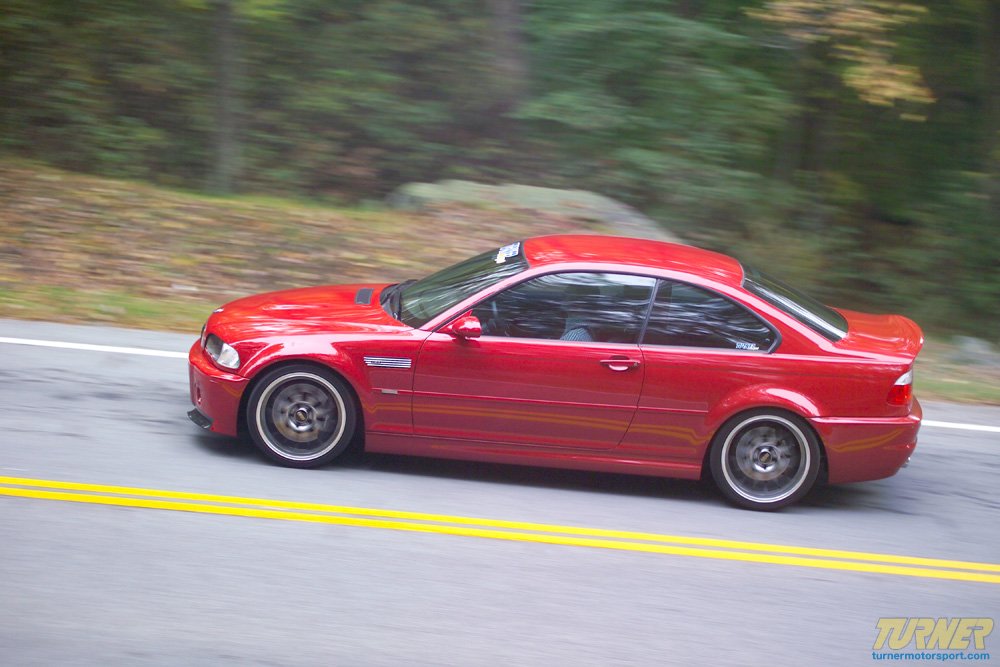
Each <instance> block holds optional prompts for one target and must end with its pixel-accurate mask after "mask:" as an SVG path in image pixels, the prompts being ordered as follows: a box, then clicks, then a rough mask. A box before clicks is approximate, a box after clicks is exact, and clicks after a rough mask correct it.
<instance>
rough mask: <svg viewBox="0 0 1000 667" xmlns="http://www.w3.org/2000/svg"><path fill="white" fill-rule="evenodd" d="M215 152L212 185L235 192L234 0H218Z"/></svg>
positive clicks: (237, 148) (236, 86)
mask: <svg viewBox="0 0 1000 667" xmlns="http://www.w3.org/2000/svg"><path fill="white" fill-rule="evenodd" d="M213 6H214V10H215V17H214V25H213V33H214V37H215V90H214V97H215V153H214V157H213V162H212V176H211V183H210V185H211V189H212V191H213V192H217V193H220V194H225V193H228V192H232V191H233V189H234V186H235V182H236V179H237V177H238V175H239V162H240V143H239V82H238V79H239V69H240V67H239V47H238V44H237V35H236V19H235V16H234V14H233V2H232V0H215V1H214V3H213Z"/></svg>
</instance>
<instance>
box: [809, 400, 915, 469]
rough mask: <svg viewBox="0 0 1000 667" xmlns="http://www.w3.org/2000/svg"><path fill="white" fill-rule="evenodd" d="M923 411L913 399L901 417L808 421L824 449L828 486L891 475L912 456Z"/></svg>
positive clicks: (819, 418) (822, 418)
mask: <svg viewBox="0 0 1000 667" xmlns="http://www.w3.org/2000/svg"><path fill="white" fill-rule="evenodd" d="M922 418H923V410H922V409H921V407H920V403H919V402H918V401H917V399H913V407H912V408H911V410H910V414H908V415H906V416H905V417H885V418H864V419H861V418H859V419H851V418H841V417H816V418H813V419H810V420H809V421H810V423H812V425H813V427H814V428H815V429H816V432H817V433H819V436H820V438H821V439H822V440H823V444H824V445H825V446H826V457H827V464H828V472H829V477H828V479H829V482H830V483H831V484H843V483H846V482H866V481H869V480H873V479H883V478H885V477H891V476H892V475H895V474H896V473H897V472H898V471H899V469H900V468H902V467H903V466H904V465H906V462H907V461H908V460H909V459H910V456H912V455H913V450H914V449H916V446H917V431H919V430H920V420H921V419H922Z"/></svg>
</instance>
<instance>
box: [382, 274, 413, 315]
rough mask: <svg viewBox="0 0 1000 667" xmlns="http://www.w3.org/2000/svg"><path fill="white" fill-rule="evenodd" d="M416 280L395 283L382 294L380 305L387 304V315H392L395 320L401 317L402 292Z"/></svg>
mask: <svg viewBox="0 0 1000 667" xmlns="http://www.w3.org/2000/svg"><path fill="white" fill-rule="evenodd" d="M415 282H417V281H416V280H406V281H403V282H401V283H396V284H395V285H389V286H388V287H386V288H385V290H384V291H383V292H382V297H383V298H382V299H381V301H382V305H383V306H385V304H386V302H387V301H388V303H389V314H390V315H392V316H393V317H394V318H396V319H397V320H398V319H399V318H400V316H401V315H402V310H403V290H404V289H406V288H407V287H408V286H410V285H412V284H413V283H415Z"/></svg>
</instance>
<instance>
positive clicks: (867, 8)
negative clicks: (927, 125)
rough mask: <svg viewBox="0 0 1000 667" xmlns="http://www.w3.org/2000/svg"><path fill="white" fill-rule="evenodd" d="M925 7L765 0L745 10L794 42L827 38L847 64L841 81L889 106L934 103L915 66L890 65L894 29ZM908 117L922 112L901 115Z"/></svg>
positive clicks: (872, 1)
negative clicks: (767, 0) (765, 0)
mask: <svg viewBox="0 0 1000 667" xmlns="http://www.w3.org/2000/svg"><path fill="white" fill-rule="evenodd" d="M926 11H927V10H926V9H925V8H924V7H920V6H918V5H913V4H909V3H906V2H885V1H881V0H835V1H829V0H769V2H767V3H765V4H764V6H763V8H761V9H754V10H749V11H748V14H749V15H750V16H753V17H754V18H756V19H759V20H761V21H764V22H767V23H771V24H773V25H775V26H776V27H777V28H778V29H779V30H781V32H782V33H783V34H784V35H785V36H787V37H788V38H789V39H791V40H792V41H794V42H798V43H800V44H814V43H818V42H826V43H828V44H829V45H830V54H831V56H832V57H833V58H836V59H837V60H839V61H841V62H842V63H843V64H844V65H846V67H845V68H844V70H843V73H842V80H843V82H844V84H845V85H847V86H848V87H850V88H852V89H854V90H855V91H856V92H857V94H858V97H860V98H861V99H862V100H864V101H865V102H867V103H869V104H874V105H877V106H885V107H891V106H894V105H895V104H896V103H898V102H908V103H915V104H930V103H932V102H934V95H933V94H932V93H931V91H930V89H929V88H928V87H927V84H926V83H925V82H924V79H923V76H922V75H921V73H920V70H918V69H917V68H916V67H913V66H910V65H903V64H898V63H894V62H893V59H892V55H893V52H894V51H895V50H896V47H897V44H896V42H895V41H894V40H893V38H892V32H893V31H894V30H896V29H898V28H899V27H901V26H903V25H906V24H907V23H911V22H913V21H915V20H917V19H918V18H919V17H920V16H921V15H922V14H924V13H926ZM901 117H902V118H904V119H907V120H923V116H922V115H919V114H913V113H901Z"/></svg>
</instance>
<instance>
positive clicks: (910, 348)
mask: <svg viewBox="0 0 1000 667" xmlns="http://www.w3.org/2000/svg"><path fill="white" fill-rule="evenodd" d="M839 312H840V314H841V315H843V316H844V317H845V318H847V336H846V337H844V339H843V340H841V341H840V343H839V344H838V345H839V346H840V347H845V348H849V349H852V350H859V351H862V352H871V353H876V354H886V355H892V356H896V357H902V358H904V359H907V360H910V361H912V360H913V359H915V358H916V356H917V354H918V353H919V352H920V349H921V348H922V347H923V346H924V333H923V331H921V330H920V327H919V326H918V325H917V323H916V322H914V321H913V320H911V319H909V318H907V317H903V316H902V315H873V314H871V313H858V312H854V311H851V310H841V311H839Z"/></svg>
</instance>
